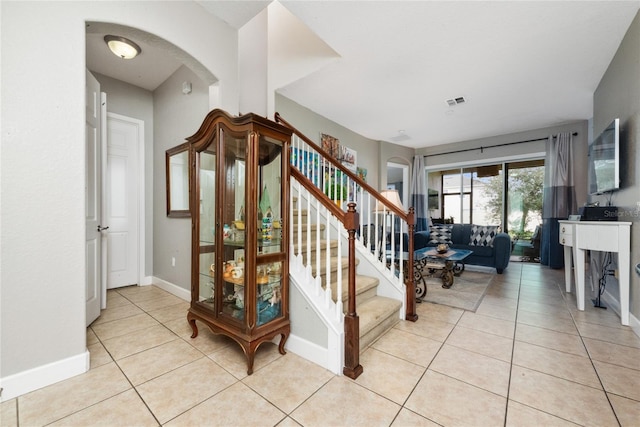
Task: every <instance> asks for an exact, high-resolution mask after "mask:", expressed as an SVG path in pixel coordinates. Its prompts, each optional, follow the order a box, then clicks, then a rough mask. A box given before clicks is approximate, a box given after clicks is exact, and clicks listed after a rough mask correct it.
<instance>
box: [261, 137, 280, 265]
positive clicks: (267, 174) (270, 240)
mask: <svg viewBox="0 0 640 427" xmlns="http://www.w3.org/2000/svg"><path fill="white" fill-rule="evenodd" d="M258 166H259V174H258V182H259V190H260V193H259V198H258V253H271V252H282V251H283V248H282V239H281V237H282V228H281V227H282V219H281V218H282V204H281V202H280V200H281V196H282V142H281V141H278V140H275V139H273V138H268V137H264V136H261V137H260V141H259V148H258Z"/></svg>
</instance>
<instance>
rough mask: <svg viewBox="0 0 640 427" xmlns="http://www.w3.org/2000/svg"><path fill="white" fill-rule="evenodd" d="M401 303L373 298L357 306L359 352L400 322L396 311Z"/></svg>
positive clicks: (382, 298) (379, 297) (383, 298)
mask: <svg viewBox="0 0 640 427" xmlns="http://www.w3.org/2000/svg"><path fill="white" fill-rule="evenodd" d="M401 307H402V302H400V301H397V300H394V299H391V298H387V297H382V296H375V297H373V298H370V299H368V300H367V301H365V302H363V303H362V304H359V305H358V308H357V313H358V317H359V321H360V351H362V350H364V349H365V348H366V347H368V346H369V345H370V344H371V343H372V342H373V341H374V340H375V339H376V338H378V337H379V336H380V335H382V334H383V333H384V332H385V331H387V330H389V329H391V328H392V327H393V326H394V325H395V324H396V323H398V322H399V321H400V318H399V316H398V311H399V310H400V308H401Z"/></svg>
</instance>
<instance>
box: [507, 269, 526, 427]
mask: <svg viewBox="0 0 640 427" xmlns="http://www.w3.org/2000/svg"><path fill="white" fill-rule="evenodd" d="M522 275H523V268H522V266H520V280H519V282H518V298H517V299H516V301H517V304H516V317H515V318H514V319H513V342H512V343H511V360H510V361H509V365H510V366H509V380H508V381H507V398H506V399H505V405H504V422H503V427H507V419H508V418H507V417H508V416H509V395H510V394H511V377H512V375H513V355H514V353H515V351H516V332H517V330H518V313H519V312H520V291H521V290H522Z"/></svg>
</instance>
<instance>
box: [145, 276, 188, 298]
mask: <svg viewBox="0 0 640 427" xmlns="http://www.w3.org/2000/svg"><path fill="white" fill-rule="evenodd" d="M151 280H152V282H153V284H154V285H156V286H157V287H159V288H160V289H162V290H165V291H167V292H169V293H170V294H173V295H175V296H177V297H178V298H181V299H183V300H185V301H187V302H189V301H191V291H189V290H187V289H185V288H181V287H180V286H178V285H176V284H174V283H171V282H167V281H166V280H163V279H160V278H159V277H155V276H154V277H152V278H151Z"/></svg>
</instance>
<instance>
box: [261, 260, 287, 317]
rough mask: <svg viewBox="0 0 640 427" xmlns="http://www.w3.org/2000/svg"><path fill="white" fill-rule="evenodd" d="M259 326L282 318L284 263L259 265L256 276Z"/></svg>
mask: <svg viewBox="0 0 640 427" xmlns="http://www.w3.org/2000/svg"><path fill="white" fill-rule="evenodd" d="M256 283H257V291H256V312H257V313H258V320H257V324H258V326H260V325H264V324H265V323H268V322H270V321H272V320H273V319H276V318H278V317H280V316H282V289H281V283H282V262H270V263H266V264H259V265H258V269H257V275H256Z"/></svg>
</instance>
